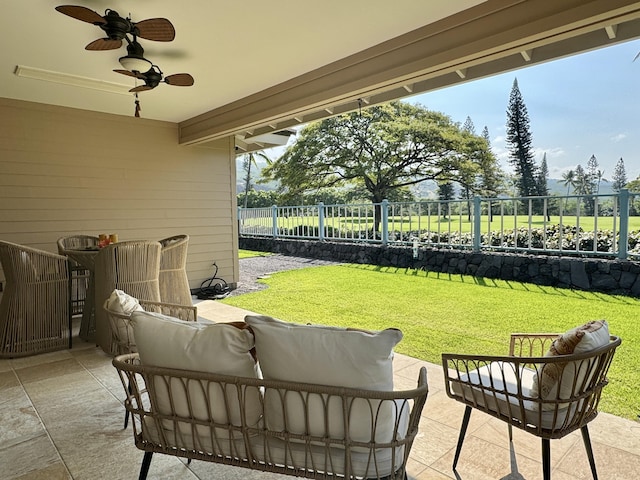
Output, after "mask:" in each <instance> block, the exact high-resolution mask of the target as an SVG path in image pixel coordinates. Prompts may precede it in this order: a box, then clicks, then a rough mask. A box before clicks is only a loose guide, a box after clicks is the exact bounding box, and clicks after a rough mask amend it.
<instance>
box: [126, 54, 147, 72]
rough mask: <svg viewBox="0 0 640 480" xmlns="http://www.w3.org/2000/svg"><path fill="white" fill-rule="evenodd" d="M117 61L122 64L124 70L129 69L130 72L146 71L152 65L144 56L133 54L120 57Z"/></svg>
mask: <svg viewBox="0 0 640 480" xmlns="http://www.w3.org/2000/svg"><path fill="white" fill-rule="evenodd" d="M119 62H120V65H122V68H124V69H125V70H129V71H130V72H139V73H145V72H148V71H149V70H150V69H151V67H152V66H153V64H152V63H151V62H150V61H149V60H147V59H146V58H142V57H137V56H133V55H127V56H125V57H120V59H119Z"/></svg>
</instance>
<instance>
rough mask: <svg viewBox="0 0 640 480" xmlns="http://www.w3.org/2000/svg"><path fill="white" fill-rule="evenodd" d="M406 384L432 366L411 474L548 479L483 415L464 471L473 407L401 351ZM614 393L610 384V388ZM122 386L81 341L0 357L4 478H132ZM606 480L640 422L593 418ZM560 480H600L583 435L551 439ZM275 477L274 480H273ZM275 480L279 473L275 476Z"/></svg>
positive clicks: (172, 475) (204, 310) (621, 478)
mask: <svg viewBox="0 0 640 480" xmlns="http://www.w3.org/2000/svg"><path fill="white" fill-rule="evenodd" d="M198 307H199V314H200V316H202V317H204V318H209V319H212V320H218V321H220V319H221V318H224V319H225V320H238V319H242V318H244V315H245V314H246V313H247V312H246V311H243V310H239V309H236V308H233V307H229V306H226V305H223V304H220V303H216V302H213V301H206V302H203V303H200V304H199V305H198ZM394 364H395V371H396V385H397V386H398V388H413V387H414V386H415V382H416V380H417V375H418V370H419V368H420V367H421V366H423V365H424V366H426V367H427V369H428V374H429V388H430V391H429V397H428V399H427V404H426V406H425V408H424V411H423V419H422V423H421V426H420V434H419V438H418V440H417V441H416V443H415V444H414V446H413V449H412V451H411V458H410V462H409V468H408V473H409V475H410V476H412V477H414V478H417V479H419V480H432V479H433V480H439V479H452V478H454V479H455V478H458V479H463V480H484V479H487V480H489V479H490V480H496V479H501V480H507V479H509V480H516V479H520V480H522V479H526V480H537V479H541V478H542V473H541V465H540V457H541V453H540V443H539V440H538V439H536V438H534V437H532V436H530V435H528V434H525V433H523V432H520V431H515V432H514V441H513V444H514V449H515V457H514V458H515V462H514V463H511V462H510V449H509V441H508V432H507V427H506V424H504V423H502V422H500V421H497V420H495V419H493V418H491V417H488V416H486V415H483V414H481V413H479V412H474V413H473V414H472V416H471V423H470V426H469V430H468V433H467V439H466V441H465V445H464V448H463V450H462V455H461V460H460V463H459V465H458V477H456V475H455V474H454V473H453V472H452V471H451V462H452V458H453V451H454V448H455V444H456V440H457V435H458V429H459V426H460V422H461V418H462V413H463V410H464V407H463V406H462V405H460V404H458V403H457V402H455V401H453V400H451V399H449V398H448V397H447V396H446V394H445V392H444V390H443V378H442V371H441V367H440V366H438V365H433V364H429V363H426V362H423V361H420V360H417V359H414V358H410V357H406V356H403V355H397V356H396V359H395V361H394ZM605 395H606V390H605ZM123 398H124V392H123V388H122V385H121V384H120V381H119V379H118V377H117V375H116V371H115V369H114V368H113V367H112V366H111V358H110V357H109V356H107V355H106V354H104V353H103V352H102V351H101V350H99V349H98V348H96V347H95V346H94V345H92V344H88V343H84V342H82V341H79V340H77V339H75V341H74V348H73V349H72V350H67V351H60V352H55V353H50V354H44V355H38V356H34V357H28V358H23V359H14V360H0V404H1V406H2V408H1V410H0V478H1V479H3V480H9V479H21V480H27V479H29V480H41V479H42V480H45V479H46V480H58V479H87V480H93V479H105V480H106V479H108V480H119V479H123V480H124V479H133V478H137V476H138V471H139V468H140V462H141V460H142V455H143V454H142V452H141V451H139V450H137V449H136V448H135V447H134V445H133V440H132V435H131V428H129V429H127V430H123V428H122V426H123V423H122V422H123V419H124V409H123V407H122V400H123ZM590 432H591V439H592V442H593V447H594V453H595V457H596V463H597V467H598V473H599V476H600V479H601V480H613V479H616V480H636V479H638V478H640V423H638V422H634V421H629V420H623V419H621V418H618V417H614V416H612V415H607V414H600V416H599V417H598V418H597V419H596V420H595V421H594V422H592V423H591V424H590ZM551 456H552V464H553V473H552V476H553V479H554V480H577V479H589V478H591V476H590V472H589V466H588V462H587V459H586V454H585V452H584V447H583V444H582V439H581V437H580V434H579V433H574V434H572V435H570V436H568V437H566V438H564V439H562V440H554V441H552V442H551ZM270 476H271V477H279V476H277V475H273V474H265V473H260V472H250V471H249V470H246V469H242V468H238V467H226V466H219V465H212V464H208V463H205V462H200V461H193V462H192V463H191V465H189V466H187V465H186V463H185V462H184V461H182V460H180V459H178V458H174V457H168V456H161V455H156V456H155V457H154V459H153V462H152V463H151V469H150V472H149V477H148V478H150V479H151V478H153V479H167V480H171V479H191V480H194V479H213V478H215V479H224V480H236V479H237V480H240V479H242V480H253V479H256V480H257V479H258V478H259V479H261V480H264V479H265V478H266V477H270ZM267 480H268V479H267ZM274 480H275V479H274Z"/></svg>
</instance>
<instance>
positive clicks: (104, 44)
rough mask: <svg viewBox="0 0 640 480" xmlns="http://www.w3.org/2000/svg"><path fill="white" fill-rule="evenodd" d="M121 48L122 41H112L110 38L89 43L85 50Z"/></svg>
mask: <svg viewBox="0 0 640 480" xmlns="http://www.w3.org/2000/svg"><path fill="white" fill-rule="evenodd" d="M121 46H122V40H113V39H111V38H99V39H98V40H94V41H93V42H91V43H89V44H88V45H87V46H86V47H84V48H85V50H97V51H100V50H116V49H118V48H120V47H121Z"/></svg>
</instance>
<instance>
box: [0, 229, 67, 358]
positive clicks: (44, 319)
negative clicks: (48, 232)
mask: <svg viewBox="0 0 640 480" xmlns="http://www.w3.org/2000/svg"><path fill="white" fill-rule="evenodd" d="M0 263H1V264H2V270H3V271H4V275H5V279H6V288H5V291H4V292H3V294H2V301H0V358H11V357H23V356H27V355H35V354H38V353H44V352H49V351H53V350H61V349H64V348H71V321H70V320H71V317H70V315H69V267H68V263H67V258H66V257H64V256H62V255H57V254H55V253H50V252H46V251H43V250H37V249H35V248H29V247H25V246H22V245H17V244H15V243H9V242H4V241H0Z"/></svg>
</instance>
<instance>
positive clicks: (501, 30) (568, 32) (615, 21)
mask: <svg viewBox="0 0 640 480" xmlns="http://www.w3.org/2000/svg"><path fill="white" fill-rule="evenodd" d="M638 37H640V2H635V1H628V0H607V1H603V0H590V1H585V0H555V1H553V2H552V1H549V0H519V1H513V0H488V1H487V2H484V3H481V4H479V5H477V6H475V7H472V8H470V9H468V10H465V11H463V12H460V13H458V14H456V15H453V16H451V17H448V18H445V19H443V20H440V21H437V22H435V23H432V24H430V25H427V26H425V27H422V28H419V29H417V30H414V31H412V32H410V33H407V34H405V35H402V36H400V37H396V38H394V39H392V40H389V41H387V42H384V43H381V44H379V45H376V46H373V47H371V48H369V49H367V50H364V51H362V52H359V53H357V54H354V55H351V56H349V57H347V58H344V59H342V60H340V61H336V62H334V63H331V64H329V65H326V66H324V67H322V68H318V69H316V70H314V71H311V72H309V73H307V74H304V75H301V76H299V77H296V78H293V79H291V80H289V81H286V82H284V83H281V84H279V85H276V86H274V87H271V88H268V89H266V90H263V91H261V92H258V93H256V94H253V95H250V96H248V97H246V98H244V99H242V100H238V101H236V102H233V103H230V104H227V105H225V106H223V107H220V108H216V109H214V110H211V111H209V112H207V113H204V114H202V115H199V116H197V117H194V118H192V119H189V120H186V121H184V122H181V123H180V124H179V129H180V143H181V144H186V145H188V144H201V143H206V142H209V141H212V140H217V139H220V138H223V137H227V136H231V135H234V136H236V139H237V140H239V141H240V142H243V141H244V140H246V139H247V138H250V137H259V136H261V135H265V134H270V133H274V132H278V131H281V130H285V129H287V128H290V127H293V126H296V125H300V124H304V123H308V122H311V121H314V120H319V119H322V118H326V117H329V116H333V115H339V114H342V113H346V112H349V111H354V110H357V109H358V108H359V106H360V105H363V106H368V105H374V104H380V103H384V102H388V101H391V100H395V99H399V98H405V97H408V96H412V95H416V94H418V93H423V92H427V91H431V90H435V89H439V88H443V87H447V86H451V85H455V84H458V83H461V82H468V81H471V80H476V79H480V78H484V77H487V76H491V75H494V74H498V73H502V72H506V71H510V70H515V69H519V68H523V67H526V66H529V65H533V64H538V63H542V62H547V61H549V60H553V59H558V58H562V57H566V56H569V55H573V54H576V53H580V52H586V51H589V50H593V49H597V48H601V47H605V46H609V45H613V44H616V43H620V42H624V41H627V40H631V39H634V38H638ZM245 143H247V142H245ZM247 145H248V144H247ZM247 145H245V146H246V148H251V147H248V146H247ZM265 148H266V147H265ZM254 149H259V148H254Z"/></svg>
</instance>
